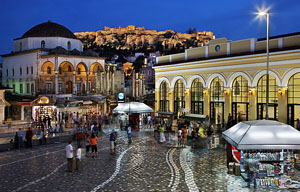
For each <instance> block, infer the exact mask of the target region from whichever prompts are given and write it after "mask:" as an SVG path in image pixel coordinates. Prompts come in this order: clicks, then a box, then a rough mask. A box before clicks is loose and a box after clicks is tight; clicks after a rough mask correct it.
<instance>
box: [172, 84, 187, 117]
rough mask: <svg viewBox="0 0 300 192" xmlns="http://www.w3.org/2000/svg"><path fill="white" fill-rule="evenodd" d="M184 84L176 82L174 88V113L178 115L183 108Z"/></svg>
mask: <svg viewBox="0 0 300 192" xmlns="http://www.w3.org/2000/svg"><path fill="white" fill-rule="evenodd" d="M184 89H185V86H184V83H183V81H182V80H177V81H176V83H175V86H174V113H175V114H176V115H178V111H179V109H180V108H185V95H184Z"/></svg>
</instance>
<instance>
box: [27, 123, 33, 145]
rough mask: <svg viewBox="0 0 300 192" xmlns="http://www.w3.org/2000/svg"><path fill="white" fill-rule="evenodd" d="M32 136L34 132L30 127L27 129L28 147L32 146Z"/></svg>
mask: <svg viewBox="0 0 300 192" xmlns="http://www.w3.org/2000/svg"><path fill="white" fill-rule="evenodd" d="M32 136H33V132H32V131H31V129H30V127H29V128H28V130H27V131H26V135H25V138H26V142H27V145H28V147H32Z"/></svg>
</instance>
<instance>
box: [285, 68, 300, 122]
mask: <svg viewBox="0 0 300 192" xmlns="http://www.w3.org/2000/svg"><path fill="white" fill-rule="evenodd" d="M299 90H300V73H296V74H294V75H293V76H292V77H291V78H290V79H289V82H288V90H287V95H288V124H289V125H291V126H293V127H297V119H300V113H299V111H300V91H299ZM282 91H283V90H282ZM282 94H284V93H282Z"/></svg>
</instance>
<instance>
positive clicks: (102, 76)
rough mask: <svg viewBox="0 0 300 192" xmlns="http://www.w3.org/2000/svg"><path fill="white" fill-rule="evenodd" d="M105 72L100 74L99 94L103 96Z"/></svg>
mask: <svg viewBox="0 0 300 192" xmlns="http://www.w3.org/2000/svg"><path fill="white" fill-rule="evenodd" d="M105 87H106V86H105V72H101V93H102V94H103V95H104V92H105Z"/></svg>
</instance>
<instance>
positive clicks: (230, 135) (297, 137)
mask: <svg viewBox="0 0 300 192" xmlns="http://www.w3.org/2000/svg"><path fill="white" fill-rule="evenodd" d="M222 137H223V138H224V139H225V140H226V141H228V142H229V143H230V144H231V145H233V146H234V147H235V148H237V149H238V150H251V149H294V150H300V132H299V131H298V130H296V129H295V128H293V127H292V126H290V125H287V124H284V123H280V122H278V121H269V120H256V121H245V122H240V123H238V124H236V125H235V126H233V127H231V128H230V129H228V130H226V131H224V132H223V133H222Z"/></svg>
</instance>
